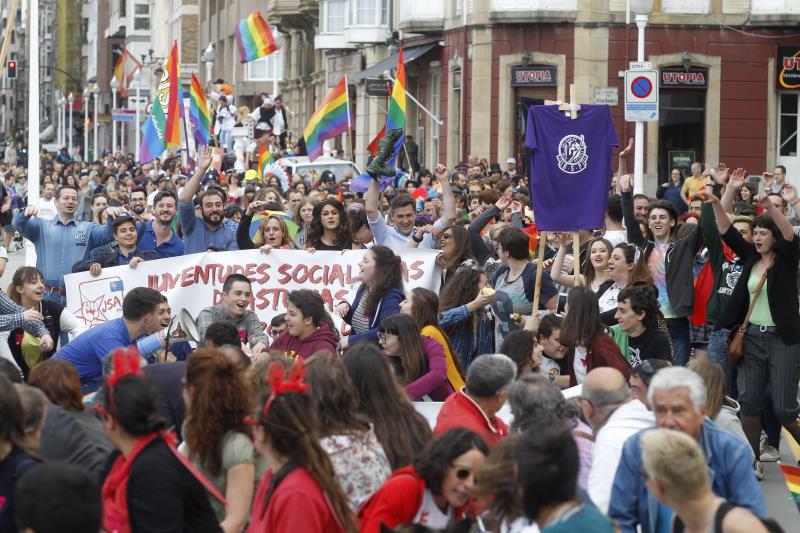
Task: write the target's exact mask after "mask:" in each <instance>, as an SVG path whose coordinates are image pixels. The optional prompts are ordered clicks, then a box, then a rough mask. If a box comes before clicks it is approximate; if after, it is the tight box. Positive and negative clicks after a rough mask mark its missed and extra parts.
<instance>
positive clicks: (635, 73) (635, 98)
mask: <svg viewBox="0 0 800 533" xmlns="http://www.w3.org/2000/svg"><path fill="white" fill-rule="evenodd" d="M625 120H627V121H629V122H638V121H642V122H648V121H657V120H658V71H655V70H626V71H625Z"/></svg>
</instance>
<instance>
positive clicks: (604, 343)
mask: <svg viewBox="0 0 800 533" xmlns="http://www.w3.org/2000/svg"><path fill="white" fill-rule="evenodd" d="M567 360H568V361H569V386H570V387H574V386H575V385H577V384H578V380H577V379H576V378H575V349H574V348H571V349H570V350H569V355H568V359H567ZM601 366H610V367H612V368H616V369H617V370H619V371H620V372H622V375H623V376H625V381H628V378H629V377H630V376H631V365H630V363H628V360H627V359H625V357H624V356H623V355H622V352H621V351H620V350H619V345H617V343H616V342H615V341H614V339H612V338H611V337H610V336H609V335H607V334H606V333H605V332H602V331H601V332H600V333H598V334H596V335H595V336H594V338H593V339H592V344H591V345H590V346H589V348H588V349H587V350H586V373H587V374H588V373H589V372H591V371H592V370H593V369H595V368H598V367H601Z"/></svg>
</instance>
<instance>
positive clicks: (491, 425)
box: [433, 341, 613, 446]
mask: <svg viewBox="0 0 800 533" xmlns="http://www.w3.org/2000/svg"><path fill="white" fill-rule="evenodd" d="M612 342H613V341H612ZM457 427H463V428H466V429H469V430H470V431H474V432H475V433H477V434H478V435H480V436H481V437H482V438H483V440H484V441H486V444H488V445H489V446H494V445H495V444H497V442H498V441H499V440H500V439H502V438H503V437H505V436H506V435H507V434H508V426H506V423H505V422H503V421H502V420H500V419H499V418H497V417H496V416H493V417H491V418H489V417H487V416H486V413H484V412H483V410H482V409H481V408H480V407H478V404H476V403H475V402H474V401H473V400H472V399H471V398H470V397H469V396H467V395H466V394H465V393H464V391H463V390H461V391H458V392H456V393H455V394H451V395H450V397H448V398H447V400H445V402H444V405H442V409H441V411H439V416H438V417H436V427H435V428H434V429H433V434H434V435H441V434H442V433H446V432H447V431H449V430H451V429H453V428H457Z"/></svg>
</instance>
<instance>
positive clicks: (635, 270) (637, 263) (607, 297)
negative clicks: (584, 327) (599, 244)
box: [598, 242, 653, 326]
mask: <svg viewBox="0 0 800 533" xmlns="http://www.w3.org/2000/svg"><path fill="white" fill-rule="evenodd" d="M608 276H609V279H610V280H611V281H613V284H612V285H611V286H610V287H608V289H607V290H606V291H605V292H603V293H602V294H600V295H599V299H598V303H599V304H600V319H601V320H602V321H603V324H605V325H606V326H613V325H614V324H616V323H617V319H616V318H614V315H615V314H616V313H617V295H618V294H619V291H621V290H622V289H624V288H625V287H627V286H628V285H633V284H634V283H647V284H649V285H652V284H653V276H652V275H651V274H650V270H648V268H647V264H646V263H645V262H644V260H643V254H642V253H641V251H640V250H639V249H638V248H637V247H636V246H634V245H633V244H627V243H624V242H622V243H619V244H618V245H616V246H615V247H614V249H613V250H612V251H611V257H610V258H609V260H608Z"/></svg>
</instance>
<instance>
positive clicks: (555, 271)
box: [550, 234, 580, 287]
mask: <svg viewBox="0 0 800 533" xmlns="http://www.w3.org/2000/svg"><path fill="white" fill-rule="evenodd" d="M559 237H560V239H559V244H558V251H557V252H556V255H555V257H554V258H553V265H552V266H551V267H550V277H551V278H553V281H555V282H556V283H559V284H561V285H566V286H567V287H571V286H572V285H573V281H574V279H573V277H572V276H571V275H565V274H564V273H563V272H562V271H561V269H562V267H563V265H564V257H565V256H566V254H567V247H566V245H565V244H564V241H563V234H562V235H559ZM573 265H574V263H573ZM573 268H574V266H573ZM578 275H579V276H580V274H578Z"/></svg>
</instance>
